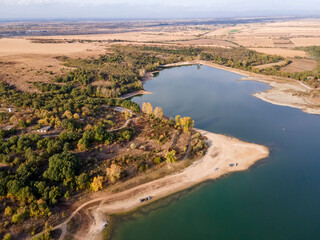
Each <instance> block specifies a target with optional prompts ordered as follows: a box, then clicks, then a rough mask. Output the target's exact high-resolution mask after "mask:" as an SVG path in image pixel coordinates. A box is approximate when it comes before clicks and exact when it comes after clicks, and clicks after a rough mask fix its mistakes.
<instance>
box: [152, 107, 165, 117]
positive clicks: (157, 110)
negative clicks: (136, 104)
mask: <svg viewBox="0 0 320 240" xmlns="http://www.w3.org/2000/svg"><path fill="white" fill-rule="evenodd" d="M153 114H154V116H155V117H156V118H159V119H162V117H163V111H162V108H161V107H156V108H155V109H154V112H153Z"/></svg>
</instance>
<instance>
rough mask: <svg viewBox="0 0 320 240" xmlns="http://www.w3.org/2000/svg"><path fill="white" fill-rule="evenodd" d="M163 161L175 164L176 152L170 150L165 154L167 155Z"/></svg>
mask: <svg viewBox="0 0 320 240" xmlns="http://www.w3.org/2000/svg"><path fill="white" fill-rule="evenodd" d="M165 159H166V161H167V162H168V163H174V162H176V161H177V157H176V151H175V150H171V151H170V152H167V154H166V155H165Z"/></svg>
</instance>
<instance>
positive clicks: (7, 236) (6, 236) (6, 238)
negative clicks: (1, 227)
mask: <svg viewBox="0 0 320 240" xmlns="http://www.w3.org/2000/svg"><path fill="white" fill-rule="evenodd" d="M11 239H12V237H11V234H10V233H7V234H6V235H4V237H3V240H11Z"/></svg>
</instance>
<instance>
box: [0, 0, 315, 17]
mask: <svg viewBox="0 0 320 240" xmlns="http://www.w3.org/2000/svg"><path fill="white" fill-rule="evenodd" d="M319 1H320V0H0V18H1V19H15V18H48V19H52V18H104V19H132V18H133V19H145V18H147V19H148V18H207V17H212V18H214V17H244V16H267V15H277V16H280V15H308V14H313V15H320V2H319Z"/></svg>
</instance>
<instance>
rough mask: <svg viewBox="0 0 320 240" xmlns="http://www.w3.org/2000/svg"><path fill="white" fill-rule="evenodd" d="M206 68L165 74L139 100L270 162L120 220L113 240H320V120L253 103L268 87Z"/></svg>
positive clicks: (257, 102) (261, 103)
mask: <svg viewBox="0 0 320 240" xmlns="http://www.w3.org/2000/svg"><path fill="white" fill-rule="evenodd" d="M241 77H242V76H241V75H238V74H234V73H230V72H226V71H223V70H218V69H214V68H209V67H205V66H201V68H200V69H198V68H197V66H188V67H179V68H172V69H166V70H164V71H161V72H160V74H159V75H158V76H157V77H156V78H155V79H153V80H151V81H148V82H146V83H145V85H144V88H145V89H146V90H147V91H151V92H153V93H154V94H153V95H144V96H142V97H135V98H134V99H133V100H134V101H135V102H137V103H139V104H141V103H142V102H151V103H152V105H153V106H161V107H162V108H163V109H164V113H165V114H166V115H168V116H172V117H174V116H175V115H176V114H180V115H181V116H190V117H192V118H193V119H194V120H195V126H196V127H197V128H201V129H205V130H208V131H212V132H216V133H222V134H227V135H232V136H235V137H237V138H240V139H242V140H244V141H248V142H254V143H259V144H263V145H266V146H268V147H269V148H270V151H271V152H270V157H269V158H267V159H265V160H262V161H260V162H258V163H257V164H256V165H255V166H254V167H253V168H251V169H250V170H249V171H246V172H239V173H235V174H232V175H229V176H227V177H223V178H221V179H218V180H216V181H214V182H212V181H211V182H207V183H204V184H201V185H200V186H197V187H196V188H193V189H191V190H188V191H184V192H182V193H178V194H175V195H173V196H171V197H168V198H166V199H163V200H159V201H158V202H156V203H154V204H151V205H150V206H146V207H143V208H141V209H139V210H138V211H137V212H135V213H133V214H129V215H126V216H121V217H116V219H115V221H116V224H117V228H116V230H115V232H114V235H113V238H112V239H115V240H136V239H139V240H149V239H153V240H160V239H161V240H162V239H167V240H176V239H183V240H188V239H190V240H191V239H197V240H200V239H205V240H207V239H211V240H225V239H227V240H233V239H234V240H251V239H252V240H256V239H259V240H263V239H266V240H270V239H290V240H291V239H303V240H307V239H312V240H313V239H320V117H319V116H316V115H310V114H306V113H303V112H302V111H301V110H298V109H294V108H289V107H282V106H276V105H272V104H269V103H267V102H264V101H262V100H260V99H258V98H255V97H253V96H252V93H255V92H259V91H262V90H266V89H268V88H269V86H267V85H265V84H262V83H258V82H248V81H237V80H238V79H240V78H241Z"/></svg>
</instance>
